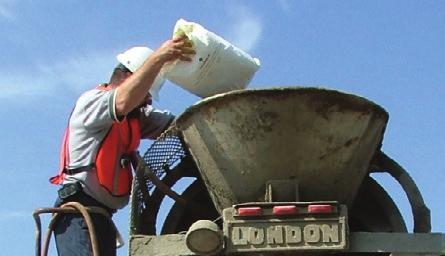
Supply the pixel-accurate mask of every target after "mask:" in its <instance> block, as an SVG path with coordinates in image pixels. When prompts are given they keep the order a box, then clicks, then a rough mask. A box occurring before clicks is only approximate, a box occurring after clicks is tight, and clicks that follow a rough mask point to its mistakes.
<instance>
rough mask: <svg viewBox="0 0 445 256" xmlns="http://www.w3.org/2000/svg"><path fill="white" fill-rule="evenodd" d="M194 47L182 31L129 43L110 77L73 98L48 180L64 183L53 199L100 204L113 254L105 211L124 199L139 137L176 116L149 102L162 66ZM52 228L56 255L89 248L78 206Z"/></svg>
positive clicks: (105, 242) (104, 250)
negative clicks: (151, 42)
mask: <svg viewBox="0 0 445 256" xmlns="http://www.w3.org/2000/svg"><path fill="white" fill-rule="evenodd" d="M194 53H195V52H194V50H193V49H192V46H191V44H190V43H189V42H188V41H187V40H186V38H175V39H172V40H168V41H166V42H165V43H163V44H162V45H161V47H159V48H158V49H157V50H155V51H152V50H150V49H149V48H147V47H134V48H131V49H129V50H127V51H125V52H123V53H122V54H119V55H118V56H117V60H118V62H119V64H118V65H117V67H116V68H115V69H114V71H113V74H112V75H111V78H110V81H109V83H107V84H101V85H99V86H97V87H96V88H94V89H92V90H89V91H87V92H85V93H84V94H83V95H82V96H80V98H79V99H78V100H77V102H76V105H75V107H74V109H73V112H72V113H71V116H70V119H69V123H68V127H67V129H66V131H65V136H64V140H63V145H62V152H61V164H60V171H59V174H58V175H57V176H55V177H52V178H51V179H50V181H51V183H53V184H58V185H61V188H60V189H59V190H58V199H57V202H56V206H61V205H63V204H65V203H68V202H77V203H80V204H82V205H83V206H85V207H90V208H91V207H98V208H96V209H104V210H105V213H106V214H100V213H99V212H100V211H98V213H92V214H91V216H92V219H93V224H94V229H95V232H96V235H97V246H98V248H99V251H100V255H107V256H109V255H116V232H115V229H113V227H114V226H113V224H112V222H111V219H110V218H108V217H107V216H105V215H107V214H109V215H112V214H113V213H114V212H115V211H116V210H117V209H120V208H123V207H124V206H125V205H126V204H127V203H128V200H129V194H130V190H131V183H132V167H131V156H132V154H134V153H135V152H136V150H137V148H138V146H139V141H140V139H141V138H144V139H146V138H149V139H155V138H156V137H157V136H158V135H160V134H161V133H162V132H163V131H164V130H165V129H166V128H167V127H168V126H169V125H170V123H171V122H172V120H173V118H174V116H173V115H172V114H171V113H170V112H168V111H160V110H156V109H154V108H153V107H152V106H151V105H150V104H151V97H153V98H155V99H157V98H158V91H159V89H160V87H161V86H162V84H163V78H162V77H161V75H160V71H161V69H162V67H163V66H164V64H166V63H168V62H172V61H176V60H179V61H190V60H191V57H192V55H193V54H194ZM102 212H103V211H102ZM54 233H55V237H56V245H57V251H58V253H59V255H62V256H67V255H82V256H85V255H92V245H91V240H90V237H89V233H88V230H87V228H86V222H85V220H84V219H83V218H82V217H81V215H80V214H65V215H63V216H60V219H59V220H58V222H57V224H56V227H55V230H54Z"/></svg>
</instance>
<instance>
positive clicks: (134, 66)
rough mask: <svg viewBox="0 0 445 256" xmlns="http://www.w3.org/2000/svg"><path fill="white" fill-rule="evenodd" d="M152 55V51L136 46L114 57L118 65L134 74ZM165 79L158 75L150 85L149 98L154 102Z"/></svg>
mask: <svg viewBox="0 0 445 256" xmlns="http://www.w3.org/2000/svg"><path fill="white" fill-rule="evenodd" d="M152 53H153V50H152V49H150V48H148V47H145V46H136V47H133V48H130V49H128V50H126V51H125V52H123V53H121V54H119V55H117V56H116V58H117V60H118V61H119V63H121V64H122V65H124V66H125V67H126V68H128V69H129V70H130V71H131V72H133V73H134V72H135V71H136V70H138V69H139V68H140V67H141V66H142V64H144V62H145V60H146V59H147V58H148V56H150V54H152ZM164 82H165V79H164V77H163V76H162V75H161V74H159V75H158V76H157V77H156V79H155V81H154V82H153V84H152V85H151V88H150V90H149V92H150V94H151V96H152V97H153V99H155V100H159V91H160V90H161V88H162V85H163V84H164Z"/></svg>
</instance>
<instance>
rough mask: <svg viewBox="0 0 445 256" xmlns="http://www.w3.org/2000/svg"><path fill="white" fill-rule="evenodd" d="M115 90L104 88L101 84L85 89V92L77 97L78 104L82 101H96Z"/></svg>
mask: <svg viewBox="0 0 445 256" xmlns="http://www.w3.org/2000/svg"><path fill="white" fill-rule="evenodd" d="M112 91H114V90H113V89H111V90H103V89H101V87H100V85H99V86H97V87H95V88H92V89H89V90H87V91H85V92H84V93H82V94H81V95H80V97H79V98H78V99H77V104H82V103H87V102H90V101H95V100H98V99H100V98H101V97H107V96H108V95H110V93H111V92H112Z"/></svg>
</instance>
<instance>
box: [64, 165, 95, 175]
mask: <svg viewBox="0 0 445 256" xmlns="http://www.w3.org/2000/svg"><path fill="white" fill-rule="evenodd" d="M94 166H95V165H94V164H89V165H86V166H82V167H78V168H74V169H64V170H63V172H65V173H66V174H68V175H74V174H77V173H81V172H86V171H89V170H91V168H93V167H94Z"/></svg>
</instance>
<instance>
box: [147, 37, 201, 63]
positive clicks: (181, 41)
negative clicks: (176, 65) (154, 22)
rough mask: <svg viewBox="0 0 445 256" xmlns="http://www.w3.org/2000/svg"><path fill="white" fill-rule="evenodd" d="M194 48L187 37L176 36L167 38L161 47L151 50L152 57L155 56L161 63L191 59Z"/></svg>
mask: <svg viewBox="0 0 445 256" xmlns="http://www.w3.org/2000/svg"><path fill="white" fill-rule="evenodd" d="M194 54H195V50H194V49H193V46H192V44H191V42H190V40H189V39H188V38H187V37H177V38H174V39H170V40H167V41H166V42H164V43H163V44H162V45H161V47H159V48H158V49H157V50H156V51H155V52H153V55H154V56H153V57H156V58H157V59H158V60H159V61H161V62H162V63H166V62H171V61H174V60H177V59H179V60H182V61H191V60H192V58H191V57H192V55H194Z"/></svg>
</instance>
